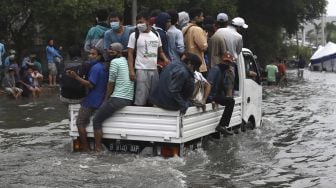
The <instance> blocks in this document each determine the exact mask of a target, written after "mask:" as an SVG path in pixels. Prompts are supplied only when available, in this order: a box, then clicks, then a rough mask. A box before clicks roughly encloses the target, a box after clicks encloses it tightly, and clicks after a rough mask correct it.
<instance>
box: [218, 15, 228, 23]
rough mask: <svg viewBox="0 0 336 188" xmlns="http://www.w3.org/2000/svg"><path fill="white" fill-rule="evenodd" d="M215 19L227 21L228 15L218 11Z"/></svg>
mask: <svg viewBox="0 0 336 188" xmlns="http://www.w3.org/2000/svg"><path fill="white" fill-rule="evenodd" d="M217 21H218V22H227V21H229V17H228V15H227V14H225V13H219V14H218V15H217Z"/></svg>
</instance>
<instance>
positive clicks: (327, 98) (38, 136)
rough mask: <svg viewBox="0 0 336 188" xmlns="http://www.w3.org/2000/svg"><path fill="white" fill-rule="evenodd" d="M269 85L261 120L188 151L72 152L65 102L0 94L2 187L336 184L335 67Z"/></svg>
mask: <svg viewBox="0 0 336 188" xmlns="http://www.w3.org/2000/svg"><path fill="white" fill-rule="evenodd" d="M305 74H306V75H305V80H304V81H300V82H299V81H297V80H296V77H295V76H296V75H295V73H294V72H291V73H290V75H289V83H290V85H289V86H288V87H287V88H283V89H278V88H265V89H264V94H263V100H264V102H263V113H264V122H263V126H262V127H260V128H258V129H255V130H253V131H248V132H247V133H241V134H238V135H234V136H231V137H227V138H224V139H221V140H210V141H208V142H207V144H206V146H205V147H204V149H200V150H196V151H192V152H189V153H188V155H187V156H186V157H185V158H171V159H162V158H159V157H143V156H136V155H131V154H115V153H111V152H108V153H104V154H102V155H96V154H94V153H88V154H81V153H71V152H70V148H71V145H70V138H69V136H68V131H69V130H68V125H67V124H68V120H67V109H66V108H65V106H64V105H63V104H61V103H60V102H59V101H58V98H57V95H56V94H49V95H45V96H44V97H42V98H41V100H40V101H38V102H37V103H36V104H32V103H30V102H29V101H23V102H22V103H21V104H20V105H16V104H15V103H13V101H8V100H7V99H5V98H3V97H2V98H0V104H1V106H0V117H1V119H0V161H1V163H0V182H1V187H69V186H70V187H146V188H147V187H155V188H156V187H174V188H180V187H237V188H240V187H265V188H266V187H267V188H269V187H298V188H302V187H334V185H336V180H335V179H334V176H335V172H336V159H335V155H336V150H335V149H336V148H335V147H336V144H335V143H336V139H335V126H334V124H335V123H334V122H335V120H336V113H335V111H336V110H335V106H336V87H335V86H336V75H335V74H334V73H310V72H308V71H306V72H305Z"/></svg>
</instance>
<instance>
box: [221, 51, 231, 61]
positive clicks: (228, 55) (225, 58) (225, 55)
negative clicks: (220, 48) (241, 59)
mask: <svg viewBox="0 0 336 188" xmlns="http://www.w3.org/2000/svg"><path fill="white" fill-rule="evenodd" d="M233 59H234V58H233V56H232V55H231V54H230V53H229V52H225V53H224V54H223V57H222V60H223V61H229V62H231V63H232V62H233Z"/></svg>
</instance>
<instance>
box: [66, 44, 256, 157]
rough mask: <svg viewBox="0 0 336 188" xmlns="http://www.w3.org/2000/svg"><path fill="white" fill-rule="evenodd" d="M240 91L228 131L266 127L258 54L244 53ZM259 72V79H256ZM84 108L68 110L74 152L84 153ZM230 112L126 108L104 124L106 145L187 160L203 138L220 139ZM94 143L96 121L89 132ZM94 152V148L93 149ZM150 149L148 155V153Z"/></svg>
mask: <svg viewBox="0 0 336 188" xmlns="http://www.w3.org/2000/svg"><path fill="white" fill-rule="evenodd" d="M237 69H238V77H239V79H237V83H236V84H237V85H238V90H237V91H235V95H234V99H235V106H234V110H233V113H232V117H231V121H230V125H229V129H235V130H237V129H239V128H242V130H243V131H245V128H246V126H248V127H250V128H252V129H253V128H254V127H258V126H260V125H261V103H262V87H261V84H260V83H261V82H260V78H261V75H260V71H259V66H258V64H257V62H256V59H255V56H254V55H253V53H252V52H251V51H250V50H249V49H246V48H243V50H242V53H241V54H240V55H239V58H238V62H237ZM252 72H254V74H253V75H254V76H251V75H252V74H250V73H252ZM79 107H80V105H79V104H71V105H69V112H70V122H69V125H70V132H69V133H70V136H71V137H72V138H73V142H72V143H73V150H74V151H76V150H78V149H79V148H80V145H79V144H80V143H79V139H78V132H77V127H76V123H75V122H76V118H77V114H78V110H79ZM224 109H225V106H219V107H218V108H213V107H212V105H211V104H206V108H205V109H204V108H198V107H195V106H193V107H189V108H188V110H187V112H186V114H184V115H181V114H180V112H179V111H168V110H164V109H161V108H157V107H140V106H127V107H124V108H123V109H121V110H120V111H118V112H116V113H115V114H114V115H113V116H111V117H110V118H108V119H107V120H106V121H105V122H104V123H103V133H104V135H103V139H104V140H103V143H104V145H105V146H106V147H107V148H108V149H109V150H111V151H117V152H131V153H141V152H143V151H150V152H151V153H152V154H153V155H159V156H164V157H171V156H174V155H179V156H183V155H184V154H185V151H186V149H194V148H197V147H200V146H201V145H202V142H203V141H204V140H205V139H204V138H206V137H208V136H210V135H212V134H214V133H216V130H215V128H216V126H217V125H218V122H219V120H220V118H221V116H222V114H223V111H224ZM87 133H88V135H87V136H88V137H89V139H90V140H91V142H93V140H94V139H93V127H92V121H91V123H90V124H89V125H88V127H87ZM91 145H92V147H93V145H94V144H91ZM145 148H146V149H145Z"/></svg>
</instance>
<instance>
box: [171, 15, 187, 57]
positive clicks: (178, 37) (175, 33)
mask: <svg viewBox="0 0 336 188" xmlns="http://www.w3.org/2000/svg"><path fill="white" fill-rule="evenodd" d="M168 14H169V15H170V17H171V26H170V28H169V29H168V31H167V38H168V51H169V56H170V59H171V62H173V63H174V62H179V61H180V57H181V55H182V54H183V52H184V40H183V34H182V31H181V30H179V29H177V28H176V24H177V20H178V14H177V12H176V11H175V10H170V11H168Z"/></svg>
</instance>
